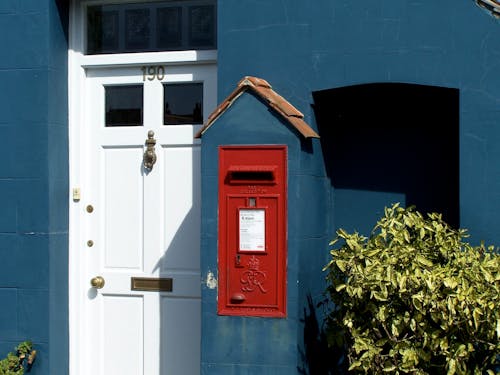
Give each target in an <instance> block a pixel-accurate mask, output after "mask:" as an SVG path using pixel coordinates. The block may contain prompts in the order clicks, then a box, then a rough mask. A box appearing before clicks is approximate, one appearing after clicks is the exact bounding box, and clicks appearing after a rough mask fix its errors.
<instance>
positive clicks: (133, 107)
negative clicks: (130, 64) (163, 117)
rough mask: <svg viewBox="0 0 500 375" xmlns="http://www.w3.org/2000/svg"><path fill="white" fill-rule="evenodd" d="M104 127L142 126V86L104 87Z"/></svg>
mask: <svg viewBox="0 0 500 375" xmlns="http://www.w3.org/2000/svg"><path fill="white" fill-rule="evenodd" d="M104 90H105V101H106V104H105V105H106V127H111V126H142V119H143V99H142V98H143V87H142V85H126V86H105V87H104Z"/></svg>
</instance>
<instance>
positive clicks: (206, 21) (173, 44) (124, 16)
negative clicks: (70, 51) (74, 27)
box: [86, 0, 217, 55]
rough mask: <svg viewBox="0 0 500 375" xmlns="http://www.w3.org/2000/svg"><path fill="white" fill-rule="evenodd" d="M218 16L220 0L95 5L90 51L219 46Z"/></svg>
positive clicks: (89, 29)
mask: <svg viewBox="0 0 500 375" xmlns="http://www.w3.org/2000/svg"><path fill="white" fill-rule="evenodd" d="M216 18H217V8H216V0H171V1H162V2H144V3H130V4H106V5H92V6H89V7H88V8H87V47H86V53H87V54H90V55H93V54H101V53H129V52H152V51H178V50H191V49H197V50H200V49H215V48H217V36H216V34H217V19H216Z"/></svg>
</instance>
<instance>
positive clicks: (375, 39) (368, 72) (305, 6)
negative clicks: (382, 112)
mask: <svg viewBox="0 0 500 375" xmlns="http://www.w3.org/2000/svg"><path fill="white" fill-rule="evenodd" d="M218 12H219V31H218V35H219V41H218V46H219V60H218V61H219V96H220V99H222V98H223V97H225V96H226V95H227V94H228V93H229V92H230V91H231V90H232V88H233V85H234V83H235V82H237V81H238V80H239V79H240V78H241V77H242V76H244V75H255V76H258V77H262V78H264V79H267V80H268V81H269V82H271V83H272V85H273V87H274V88H275V89H276V90H277V91H278V92H280V93H281V94H282V95H283V96H285V97H286V98H287V99H289V100H290V102H292V103H293V104H294V105H296V106H297V107H298V108H300V109H301V110H302V111H303V112H304V114H305V115H306V120H308V121H309V123H311V124H312V125H314V124H315V118H314V114H313V111H312V109H311V108H310V105H311V104H312V103H313V100H312V96H311V94H312V92H313V91H317V90H323V89H329V88H335V87H343V86H349V85H355V84H361V83H371V82H405V83H415V84H425V85H435V86H443V87H451V88H457V89H458V90H459V91H460V113H459V116H460V124H459V127H460V128H459V131H460V140H459V142H460V144H459V146H460V218H461V223H460V224H461V226H462V227H465V228H468V229H469V230H470V232H471V233H472V241H473V242H475V243H478V242H479V241H480V240H481V239H484V240H486V242H488V243H497V244H498V243H500V230H499V229H500V224H499V222H500V221H499V220H498V216H499V214H498V213H499V212H500V195H499V194H498V193H497V192H498V191H500V174H499V173H498V168H497V164H498V158H499V156H500V142H499V138H500V130H499V128H498V126H497V124H498V123H499V120H500V106H499V102H500V76H499V75H498V74H497V72H498V67H499V64H500V45H499V44H498V42H497V41H498V40H499V37H500V23H499V21H497V20H495V19H494V18H492V17H490V16H489V15H488V14H486V13H485V12H484V11H483V10H482V9H481V8H479V7H478V6H476V5H475V3H474V1H472V0H461V1H456V0H444V1H438V2H436V1H415V0H379V1H370V2H356V1H349V0H334V1H331V0H317V1H314V2H312V1H308V2H306V1H300V0H286V1H279V2H277V1H269V2H256V1H254V0H242V1H237V2H235V1H231V0H221V1H219V3H218ZM360 110H362V108H361V107H360ZM339 193H340V192H339ZM341 193H342V194H344V195H345V194H347V195H348V194H349V192H347V191H346V192H341ZM332 194H335V192H334V191H332ZM357 194H360V192H358V193H357ZM376 199H380V202H384V201H387V202H390V201H391V200H395V199H398V196H397V195H390V196H385V195H384V192H381V193H380V195H379V196H378V197H377V198H376ZM332 201H333V202H335V197H332ZM332 209H333V210H335V207H334V208H332ZM373 209H374V210H375V209H378V210H380V212H381V211H382V210H381V209H382V207H373ZM351 215H353V216H354V217H356V214H355V212H354V213H353V212H351ZM373 219H374V217H370V218H369V222H368V221H367V222H365V223H363V218H362V217H359V220H360V227H362V228H367V227H371V226H372V224H373ZM331 220H335V222H333V221H332V222H331V223H330V224H331V229H332V232H333V228H334V227H336V226H342V224H343V219H342V218H341V217H338V215H337V217H332V218H331Z"/></svg>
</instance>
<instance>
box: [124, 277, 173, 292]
mask: <svg viewBox="0 0 500 375" xmlns="http://www.w3.org/2000/svg"><path fill="white" fill-rule="evenodd" d="M130 281H131V286H130V289H131V290H144V291H149V292H171V291H172V279H171V278H170V277H165V278H155V277H132V278H131V279H130Z"/></svg>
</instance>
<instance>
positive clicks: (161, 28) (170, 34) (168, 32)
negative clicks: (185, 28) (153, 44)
mask: <svg viewBox="0 0 500 375" xmlns="http://www.w3.org/2000/svg"><path fill="white" fill-rule="evenodd" d="M156 17H157V21H156V24H157V26H156V38H157V42H158V47H159V48H160V49H166V50H168V49H175V48H178V47H180V46H181V44H182V18H181V17H182V8H181V7H169V8H159V9H158V12H157V13H156Z"/></svg>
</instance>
